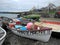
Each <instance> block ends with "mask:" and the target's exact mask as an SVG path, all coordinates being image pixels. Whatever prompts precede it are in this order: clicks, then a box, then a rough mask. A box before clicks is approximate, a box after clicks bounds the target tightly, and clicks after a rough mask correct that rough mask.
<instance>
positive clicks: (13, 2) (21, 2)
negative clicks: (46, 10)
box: [0, 0, 60, 11]
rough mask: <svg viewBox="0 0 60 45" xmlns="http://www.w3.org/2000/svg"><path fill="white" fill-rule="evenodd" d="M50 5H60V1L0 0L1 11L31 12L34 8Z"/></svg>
mask: <svg viewBox="0 0 60 45" xmlns="http://www.w3.org/2000/svg"><path fill="white" fill-rule="evenodd" d="M49 3H53V4H55V5H56V6H59V5H60V1H59V0H0V11H25V10H30V9H31V8H32V7H33V6H36V7H37V8H41V7H45V6H47V5H48V4H49Z"/></svg>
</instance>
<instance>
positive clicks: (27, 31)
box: [12, 28, 52, 35]
mask: <svg viewBox="0 0 60 45" xmlns="http://www.w3.org/2000/svg"><path fill="white" fill-rule="evenodd" d="M51 30H52V29H51V28H50V29H49V30H25V31H23V30H17V29H14V30H12V31H17V32H18V33H20V34H27V35H33V34H39V35H40V34H42V35H46V34H51Z"/></svg>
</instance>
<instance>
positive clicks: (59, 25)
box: [43, 20, 60, 38]
mask: <svg viewBox="0 0 60 45" xmlns="http://www.w3.org/2000/svg"><path fill="white" fill-rule="evenodd" d="M43 22H44V24H43V26H46V27H50V28H52V37H54V38H60V21H59V20H54V21H53V20H44V21H43Z"/></svg>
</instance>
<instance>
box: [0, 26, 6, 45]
mask: <svg viewBox="0 0 60 45" xmlns="http://www.w3.org/2000/svg"><path fill="white" fill-rule="evenodd" d="M0 29H1V30H2V31H1V30H0V36H1V35H2V36H1V37H0V45H2V44H3V42H4V40H5V36H6V31H5V30H4V29H3V28H1V27H0Z"/></svg>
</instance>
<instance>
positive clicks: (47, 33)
mask: <svg viewBox="0 0 60 45" xmlns="http://www.w3.org/2000/svg"><path fill="white" fill-rule="evenodd" d="M20 23H21V22H20V21H19V20H17V19H13V22H9V25H7V28H8V29H9V30H11V31H12V32H13V33H14V34H16V35H18V36H21V37H25V38H30V39H35V40H39V41H43V42H48V41H49V39H50V37H51V33H52V31H51V30H52V28H49V27H43V28H37V29H30V30H29V29H26V26H25V25H23V26H22V25H19V24H20ZM15 25H18V26H17V27H18V28H16V27H15Z"/></svg>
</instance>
